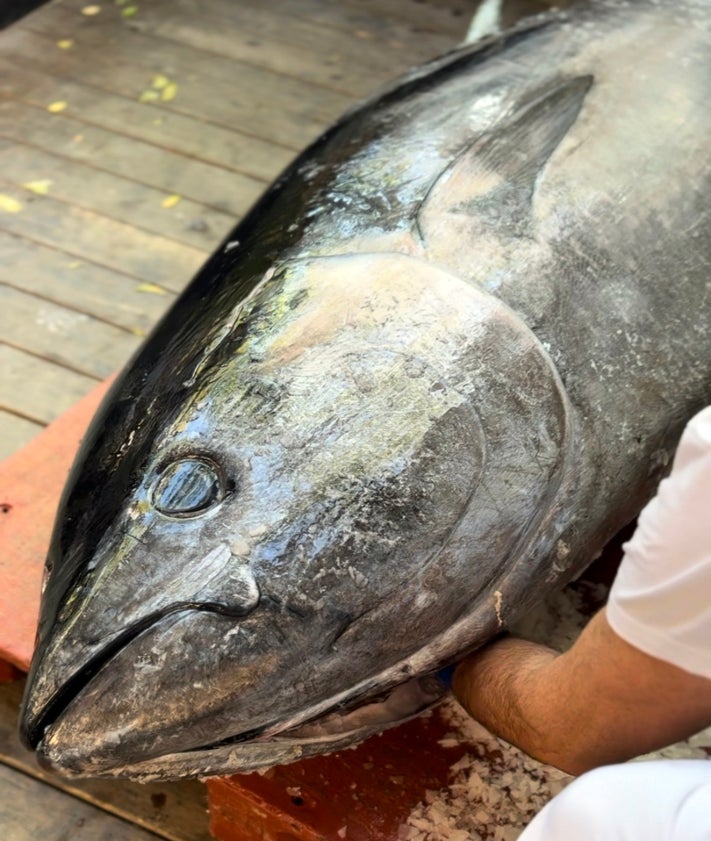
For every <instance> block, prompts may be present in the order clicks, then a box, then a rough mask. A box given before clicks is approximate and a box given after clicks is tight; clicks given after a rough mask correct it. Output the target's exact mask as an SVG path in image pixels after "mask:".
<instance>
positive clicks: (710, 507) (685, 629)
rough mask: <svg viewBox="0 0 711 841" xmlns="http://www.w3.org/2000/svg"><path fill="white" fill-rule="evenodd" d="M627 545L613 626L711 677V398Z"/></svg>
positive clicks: (654, 652)
mask: <svg viewBox="0 0 711 841" xmlns="http://www.w3.org/2000/svg"><path fill="white" fill-rule="evenodd" d="M624 550H625V555H624V557H623V559H622V563H621V565H620V569H619V571H618V573H617V578H616V579H615V581H614V583H613V585H612V590H611V591H610V598H609V601H608V605H607V619H608V621H609V623H610V625H611V626H612V628H613V629H614V630H615V632H616V633H617V634H619V635H620V636H621V637H622V638H623V639H625V640H626V641H627V642H629V643H631V644H632V645H634V646H635V647H636V648H639V649H640V650H641V651H644V652H645V653H646V654H650V655H651V656H653V657H657V658H659V659H660V660H665V661H666V662H668V663H672V664H673V665H675V666H679V667H680V668H682V669H684V670H686V671H688V672H692V673H694V674H697V675H702V676H703V677H707V678H711V406H709V407H707V408H706V409H704V410H703V411H702V412H700V413H699V414H698V415H696V416H695V417H694V418H692V420H691V421H690V422H689V424H688V425H687V427H686V429H685V430H684V434H683V435H682V437H681V441H680V442H679V446H678V448H677V451H676V455H675V457H674V463H673V467H672V471H671V474H670V475H669V477H668V478H667V479H664V480H663V481H662V482H661V484H660V486H659V490H658V492H657V495H656V496H655V497H654V499H652V501H651V502H650V503H649V504H648V505H647V506H646V507H645V508H644V510H643V511H642V513H641V514H640V517H639V521H638V525H637V529H636V531H635V533H634V535H633V536H632V538H631V540H630V541H629V542H628V543H626V544H625V546H624Z"/></svg>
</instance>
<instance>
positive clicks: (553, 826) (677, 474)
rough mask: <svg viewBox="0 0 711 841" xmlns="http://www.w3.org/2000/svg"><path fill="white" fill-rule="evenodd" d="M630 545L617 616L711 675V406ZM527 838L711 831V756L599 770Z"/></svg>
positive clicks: (703, 834)
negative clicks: (709, 759)
mask: <svg viewBox="0 0 711 841" xmlns="http://www.w3.org/2000/svg"><path fill="white" fill-rule="evenodd" d="M624 549H625V555H624V557H623V559H622V563H621V564H620V569H619V571H618V573H617V578H616V579H615V581H614V583H613V585H612V590H611V591H610V598H609V601H608V605H607V619H608V621H609V622H610V625H611V626H612V627H613V629H614V630H615V631H616V633H618V634H619V635H620V636H621V637H622V638H623V639H625V640H626V641H627V642H629V643H631V644H632V645H634V646H635V647H636V648H638V649H640V650H642V651H644V652H645V653H647V654H650V655H652V656H653V657H657V658H658V659H660V660H665V661H666V662H668V663H672V664H673V665H675V666H679V667H680V668H682V669H685V670H686V671H688V672H692V673H694V674H698V675H702V676H705V677H708V678H711V406H710V407H708V408H706V409H704V410H703V411H702V412H700V413H699V414H698V415H696V417H694V418H692V420H691V421H690V422H689V424H688V425H687V427H686V429H685V430H684V434H683V435H682V437H681V441H680V442H679V447H678V448H677V452H676V455H675V457H674V463H673V466H672V471H671V474H670V475H669V478H668V479H665V480H664V481H663V482H662V483H661V484H660V486H659V490H658V492H657V495H656V496H655V497H654V499H653V500H652V501H651V502H650V503H649V504H648V505H647V506H646V508H645V509H644V510H643V511H642V513H641V514H640V517H639V522H638V525H637V529H636V531H635V533H634V535H633V536H632V539H631V540H630V541H629V542H628V543H627V544H625V546H624ZM519 841H711V762H709V761H706V760H665V761H659V762H638V763H637V762H633V763H629V764H626V765H610V766H607V767H604V768H598V769H596V770H595V771H590V772H588V773H587V774H583V776H582V777H580V778H579V779H577V780H576V781H575V782H574V783H572V785H570V786H569V787H568V788H566V789H565V791H563V793H562V794H559V795H558V796H557V797H555V798H553V800H552V801H551V802H550V803H549V804H548V805H547V806H546V807H545V808H544V809H543V810H542V811H541V812H540V813H539V814H538V815H537V816H536V817H535V818H534V820H533V821H532V822H531V824H529V826H528V828H527V829H525V830H524V832H523V834H522V835H521V836H520V838H519Z"/></svg>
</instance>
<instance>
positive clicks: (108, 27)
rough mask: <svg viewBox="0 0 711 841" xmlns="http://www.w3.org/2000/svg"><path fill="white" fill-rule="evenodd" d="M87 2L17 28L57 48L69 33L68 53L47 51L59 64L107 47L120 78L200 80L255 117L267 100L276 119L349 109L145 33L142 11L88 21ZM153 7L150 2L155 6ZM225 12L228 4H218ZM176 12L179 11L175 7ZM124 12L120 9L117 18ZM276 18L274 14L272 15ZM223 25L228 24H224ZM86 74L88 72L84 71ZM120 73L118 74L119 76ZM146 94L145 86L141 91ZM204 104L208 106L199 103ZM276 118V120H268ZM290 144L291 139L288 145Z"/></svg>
mask: <svg viewBox="0 0 711 841" xmlns="http://www.w3.org/2000/svg"><path fill="white" fill-rule="evenodd" d="M82 2H83V0H80V1H79V2H78V3H77V2H76V0H69V2H67V3H65V4H63V5H61V6H60V5H56V4H53V5H50V6H49V7H48V8H47V9H46V10H45V11H44V12H43V14H42V15H36V16H34V17H33V18H28V19H27V20H26V21H23V24H22V25H21V26H20V27H18V28H17V31H19V30H20V29H24V30H28V31H31V32H33V33H36V34H42V35H44V36H45V37H46V38H48V39H51V41H52V45H53V46H55V45H56V41H57V32H70V33H71V35H72V37H73V38H74V39H75V42H74V45H73V46H72V48H70V49H69V50H62V49H59V48H57V47H56V46H55V49H54V50H48V51H47V59H48V61H50V62H52V64H53V66H54V65H55V63H56V61H57V60H58V58H61V59H62V60H66V61H67V62H71V64H67V65H66V66H67V67H69V66H76V64H77V61H76V59H77V57H79V58H80V59H81V58H82V56H83V55H86V56H91V57H92V58H95V57H96V56H97V51H96V48H97V47H100V48H103V51H104V52H106V50H107V47H110V49H111V54H112V57H115V60H116V62H117V63H118V64H120V65H121V66H122V72H121V75H122V76H123V75H124V74H125V71H124V68H123V64H124V63H125V64H128V65H130V68H127V69H134V68H135V69H138V70H140V71H142V74H143V75H142V78H141V83H142V84H143V83H145V80H146V74H148V78H149V79H150V78H151V77H152V74H154V73H165V72H167V73H168V74H169V75H170V77H171V78H174V79H175V80H176V81H177V82H178V83H180V81H181V79H183V80H185V81H187V82H191V81H195V80H196V79H199V80H201V81H202V82H203V83H204V84H206V85H209V88H208V91H209V92H210V93H211V94H212V95H213V96H217V97H219V96H221V95H222V94H224V95H225V96H226V97H228V99H226V100H224V101H225V103H228V102H229V97H235V96H236V95H238V96H239V99H238V100H236V102H237V106H238V108H242V109H245V110H246V113H247V116H250V114H251V110H252V109H255V108H256V109H261V108H263V107H264V106H265V100H267V102H268V104H269V105H270V107H271V109H272V110H273V111H274V112H275V115H282V116H288V117H289V118H296V120H298V121H300V122H301V123H303V122H304V121H308V120H311V121H314V122H316V123H318V124H321V123H323V122H324V121H328V120H330V119H332V118H333V115H334V113H336V114H337V113H340V111H342V110H343V109H344V108H346V107H348V105H349V104H350V102H351V100H352V98H353V97H352V95H350V94H344V93H339V92H338V91H333V90H330V89H328V88H324V87H321V86H315V85H313V84H312V83H310V82H306V81H304V80H301V79H294V78H292V77H291V76H285V75H284V74H281V73H275V72H274V71H272V70H269V69H268V68H262V67H256V66H254V65H252V64H246V63H244V62H241V61H236V60H234V59H230V58H226V57H224V56H220V55H217V54H215V53H212V52H206V51H205V50H200V49H195V48H194V47H191V46H190V45H188V44H181V45H180V46H179V47H177V46H176V44H174V43H172V42H170V41H166V40H164V39H162V38H160V37H156V36H155V35H153V34H148V33H147V32H146V29H147V27H146V26H145V24H144V25H141V21H142V18H143V13H142V14H141V15H139V16H137V17H134V18H132V19H131V20H130V21H120V23H117V22H116V20H115V19H113V15H112V14H111V10H109V14H107V15H96V16H95V17H86V16H83V15H77V10H78V9H79V8H80V7H81V5H82ZM210 5H211V4H210V3H209V2H208V3H206V4H201V6H200V18H201V23H202V20H203V19H205V17H206V13H208V12H209V7H210ZM152 7H153V4H151V8H152ZM219 7H220V8H224V3H222V2H220V3H219ZM171 11H172V12H173V13H175V7H172V9H171ZM119 12H120V10H116V13H117V14H118V13H119ZM270 14H271V15H272V16H273V12H271V11H270ZM222 24H223V26H224V20H223V21H222ZM94 70H95V64H93V63H92V65H91V74H90V75H91V78H92V80H94V79H95V74H94ZM84 75H86V68H85V69H84ZM114 75H115V74H114ZM139 90H143V87H141V88H139ZM183 93H184V91H183V87H182V86H179V89H178V94H179V96H176V98H175V100H172V101H171V105H172V104H173V102H175V103H179V102H180V101H181V98H182V95H183ZM200 104H201V105H204V104H205V103H200ZM225 110H227V112H228V113H235V114H236V115H237V113H238V112H235V111H233V109H231V108H227V109H223V114H224V111H225ZM269 119H274V116H271V117H269ZM264 129H265V133H264V136H265V137H266V138H267V139H270V138H271V133H270V132H269V126H268V124H265V126H264ZM244 130H245V131H247V132H248V133H250V134H257V135H259V127H254V128H251V129H250V128H247V127H246V126H245V127H244ZM288 142H290V141H288Z"/></svg>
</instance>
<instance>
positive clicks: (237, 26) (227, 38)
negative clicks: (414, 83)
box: [130, 0, 436, 98]
mask: <svg viewBox="0 0 711 841" xmlns="http://www.w3.org/2000/svg"><path fill="white" fill-rule="evenodd" d="M222 9H223V15H222V17H220V18H218V17H210V16H207V15H205V14H204V8H203V5H202V3H201V2H200V0H183V2H182V3H180V5H179V6H178V5H177V4H175V3H173V2H172V0H154V2H152V3H151V4H150V6H148V5H146V6H143V7H141V10H140V14H137V15H136V16H135V18H132V19H131V21H130V26H131V27H135V28H137V29H139V30H140V31H141V32H144V33H146V34H147V35H151V36H153V37H155V36H158V37H160V38H165V39H167V40H169V41H173V42H175V43H177V44H181V45H188V46H190V47H193V48H195V49H199V50H204V51H206V52H210V53H214V54H216V55H220V56H223V57H227V58H231V59H234V60H235V61H240V62H244V63H245V64H250V65H253V66H255V67H259V68H262V69H267V70H271V71H273V72H274V73H279V74H282V75H284V76H288V77H292V78H294V79H300V80H302V81H305V82H310V83H311V84H313V85H320V86H322V87H325V88H329V89H331V90H333V91H337V92H340V93H344V94H348V95H349V96H351V97H353V98H360V97H364V96H367V95H369V94H371V93H372V92H373V91H374V90H375V89H376V88H377V87H379V86H380V85H381V84H383V83H384V82H385V81H387V80H389V79H391V78H392V77H393V76H395V75H397V74H398V73H400V72H402V71H403V70H405V69H406V68H408V67H410V66H411V65H412V64H413V60H412V56H411V55H410V54H409V53H408V51H407V49H401V50H398V51H397V52H396V51H395V50H392V49H391V50H383V49H382V47H380V46H379V45H377V44H370V43H369V42H368V41H367V40H361V39H353V38H351V37H350V36H349V35H347V34H346V33H343V34H341V33H339V32H338V31H337V30H335V29H325V28H324V27H321V26H316V25H314V24H312V23H310V22H308V21H302V20H295V19H285V18H283V17H280V16H279V15H275V14H273V13H272V12H270V11H269V9H268V8H264V7H263V8H262V9H258V8H256V7H253V8H250V9H244V8H242V6H241V4H239V3H233V4H230V5H229V6H227V5H224V4H223V6H222ZM196 20H199V25H196ZM287 20H288V22H287ZM434 52H436V50H435V51H433V53H434Z"/></svg>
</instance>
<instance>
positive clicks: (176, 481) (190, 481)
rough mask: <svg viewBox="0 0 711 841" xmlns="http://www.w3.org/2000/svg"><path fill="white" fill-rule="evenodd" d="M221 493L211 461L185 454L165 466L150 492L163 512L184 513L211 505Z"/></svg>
mask: <svg viewBox="0 0 711 841" xmlns="http://www.w3.org/2000/svg"><path fill="white" fill-rule="evenodd" d="M223 495H224V494H223V488H222V482H221V481H220V476H219V474H218V472H217V468H216V467H215V466H214V465H212V464H210V463H209V462H207V461H203V460H202V459H196V458H185V459H181V460H180V461H176V462H173V464H170V465H169V466H168V467H167V468H166V469H165V471H164V473H163V475H162V476H161V478H160V480H159V482H158V484H157V485H156V487H155V491H154V492H153V504H154V505H155V507H156V508H157V509H158V510H159V511H160V512H162V513H163V514H168V515H172V516H177V517H180V516H182V517H186V516H191V515H196V514H200V513H201V512H202V511H206V510H207V509H208V508H212V506H213V505H216V504H217V503H218V502H219V501H220V500H221V499H222V497H223Z"/></svg>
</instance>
